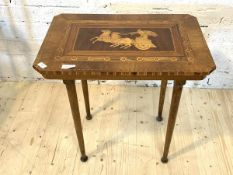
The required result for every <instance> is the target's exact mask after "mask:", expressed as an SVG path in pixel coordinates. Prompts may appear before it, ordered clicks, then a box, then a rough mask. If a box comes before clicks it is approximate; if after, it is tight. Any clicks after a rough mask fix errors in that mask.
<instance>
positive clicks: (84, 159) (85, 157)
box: [80, 155, 88, 162]
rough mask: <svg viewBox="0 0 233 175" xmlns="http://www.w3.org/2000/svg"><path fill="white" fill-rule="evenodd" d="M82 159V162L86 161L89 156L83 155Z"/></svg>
mask: <svg viewBox="0 0 233 175" xmlns="http://www.w3.org/2000/svg"><path fill="white" fill-rule="evenodd" d="M80 160H81V161H82V162H86V161H87V160H88V157H87V156H86V155H84V156H81V158H80Z"/></svg>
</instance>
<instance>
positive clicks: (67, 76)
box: [33, 14, 215, 163]
mask: <svg viewBox="0 0 233 175" xmlns="http://www.w3.org/2000/svg"><path fill="white" fill-rule="evenodd" d="M33 67H34V68H35V69H36V70H37V71H38V72H39V73H41V74H42V76H43V77H44V78H47V79H59V80H63V82H64V83H65V85H66V88H67V93H68V97H69V101H70V106H71V111H72V114H73V119H74V123H75V129H76V133H77V137H78V142H79V147H80V150H81V161H87V159H88V157H87V156H86V153H85V146H84V139H83V133H82V126H81V120H80V113H79V106H78V100H77V94H76V88H75V80H81V81H82V88H83V94H84V99H85V106H86V113H87V116H86V118H87V119H88V120H90V119H91V118H92V116H91V113H90V107H89V97H88V86H87V80H161V81H162V84H161V91H160V99H159V109H158V116H157V120H158V121H161V120H162V109H163V103H164V96H165V91H166V86H167V80H174V87H173V94H172V100H171V106H170V112H169V119H168V124H167V133H166V139H165V146H164V152H163V156H162V159H161V161H162V162H164V163H165V162H167V161H168V159H167V156H168V151H169V146H170V142H171V139H172V133H173V129H174V125H175V120H176V116H177V111H178V106H179V101H180V97H181V92H182V87H183V85H184V84H185V82H186V80H202V79H204V78H205V77H206V76H207V75H208V74H210V73H211V72H212V71H213V70H214V69H215V64H214V62H213V59H212V57H211V54H210V51H209V49H208V46H207V44H206V41H205V39H204V37H203V35H202V32H201V29H200V27H199V24H198V21H197V19H196V18H195V17H193V16H190V15H157V14H156V15H87V14H85V15H84V14H83V15H81V14H61V15H58V16H55V17H54V19H53V21H52V23H51V25H50V28H49V30H48V33H47V35H46V37H45V39H44V42H43V44H42V46H41V48H40V51H39V53H38V55H37V58H36V60H35V62H34V64H33Z"/></svg>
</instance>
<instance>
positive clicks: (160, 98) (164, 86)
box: [156, 80, 167, 121]
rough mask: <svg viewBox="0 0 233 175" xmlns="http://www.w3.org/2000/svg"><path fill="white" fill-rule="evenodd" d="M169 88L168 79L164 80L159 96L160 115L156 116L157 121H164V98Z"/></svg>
mask: <svg viewBox="0 0 233 175" xmlns="http://www.w3.org/2000/svg"><path fill="white" fill-rule="evenodd" d="M166 88H167V80H162V83H161V87H160V96H159V110H158V116H157V117H156V120H157V121H162V120H163V117H162V113H163V104H164V98H165V93H166Z"/></svg>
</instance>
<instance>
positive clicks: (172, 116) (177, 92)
mask: <svg viewBox="0 0 233 175" xmlns="http://www.w3.org/2000/svg"><path fill="white" fill-rule="evenodd" d="M184 84H185V81H175V82H174V87H173V92H172V101H171V107H170V112H169V119H168V124H167V133H166V139H165V145H164V152H163V157H162V158H161V161H162V162H163V163H166V162H168V158H167V156H168V152H169V147H170V143H171V139H172V133H173V130H174V126H175V122H176V116H177V112H178V107H179V102H180V97H181V93H182V88H183V85H184Z"/></svg>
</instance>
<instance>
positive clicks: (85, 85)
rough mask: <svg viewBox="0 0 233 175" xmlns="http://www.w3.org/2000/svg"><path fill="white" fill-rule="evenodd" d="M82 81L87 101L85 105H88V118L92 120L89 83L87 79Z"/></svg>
mask: <svg viewBox="0 0 233 175" xmlns="http://www.w3.org/2000/svg"><path fill="white" fill-rule="evenodd" d="M81 81H82V89H83V96H84V101H85V106H86V113H87V116H86V119H87V120H91V119H92V116H91V112H90V104H89V93H88V85H87V80H81Z"/></svg>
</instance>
